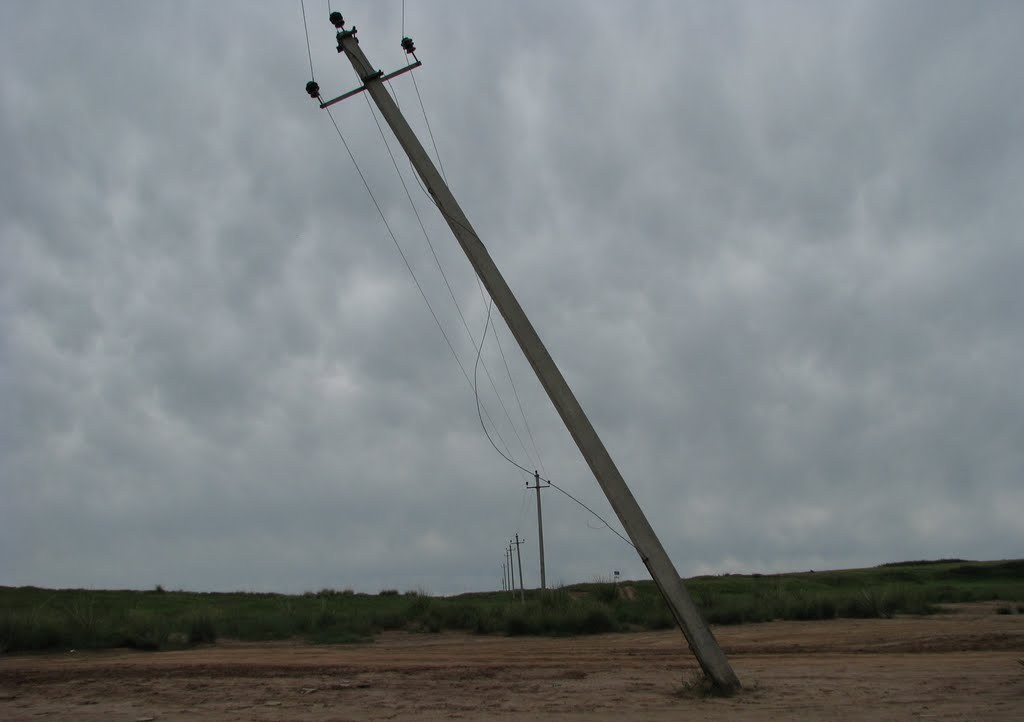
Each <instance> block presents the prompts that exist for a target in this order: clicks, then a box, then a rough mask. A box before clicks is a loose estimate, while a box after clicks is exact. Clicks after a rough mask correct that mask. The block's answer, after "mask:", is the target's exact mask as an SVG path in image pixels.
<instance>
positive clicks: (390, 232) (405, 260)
mask: <svg viewBox="0 0 1024 722" xmlns="http://www.w3.org/2000/svg"><path fill="white" fill-rule="evenodd" d="M326 110H327V115H328V117H330V119H331V124H332V125H333V126H334V130H335V132H336V133H337V134H338V138H339V139H341V144H342V145H343V146H345V151H346V152H347V153H348V157H349V159H350V160H351V161H352V165H353V166H355V169H356V173H358V174H359V178H360V180H362V181H363V186H364V187H365V188H366V192H367V193H368V194H369V196H370V200H372V201H373V205H374V207H375V208H376V209H377V213H378V215H380V219H381V221H383V222H384V227H385V228H387V231H388V235H389V236H390V237H391V241H392V242H393V243H394V244H395V248H396V249H398V255H400V256H401V257H402V262H403V263H405V267H406V269H407V270H408V271H409V275H410V276H412V280H413V283H415V284H416V288H417V289H418V290H419V292H420V296H421V297H422V298H423V302H424V303H425V304H426V305H427V310H428V311H430V315H431V317H432V318H433V319H434V323H435V324H437V328H438V330H439V331H440V332H441V335H442V336H443V337H444V341H445V343H446V344H448V350H449V351H451V352H452V356H454V357H455V362H456V363H457V364H458V365H459V369H461V370H462V375H463V376H464V377H465V378H466V382H467V383H468V384H469V385H470V386H471V387H472V386H473V382H472V381H471V380H470V378H469V373H468V372H467V371H466V367H465V366H463V365H462V361H461V359H459V354H458V353H456V351H455V347H454V346H453V345H452V342H451V339H449V338H448V334H447V333H446V332H445V330H444V326H442V325H441V321H440V319H438V317H437V314H436V313H435V312H434V308H433V306H431V305H430V300H429V299H428V298H427V294H426V292H425V291H424V290H423V286H422V285H421V284H420V281H419V279H418V278H417V277H416V272H415V271H413V270H412V265H411V264H410V263H409V259H408V258H407V257H406V255H405V252H404V251H403V250H402V246H401V244H400V243H399V242H398V238H397V237H396V236H395V232H394V231H393V230H392V229H391V224H390V223H388V219H387V218H386V217H385V216H384V211H383V210H382V209H381V207H380V203H378V202H377V197H376V196H375V195H374V194H373V190H371V188H370V184H369V182H368V181H367V180H366V176H365V175H363V171H362V169H361V168H360V167H359V163H358V162H357V161H356V158H355V155H353V153H352V149H351V148H350V147H349V145H348V143H347V142H346V141H345V136H344V135H343V134H342V132H341V128H340V127H339V126H338V122H337V121H336V120H335V119H334V114H333V113H332V112H331V109H330V108H326ZM477 413H478V415H479V413H480V410H479V408H478V410H477ZM483 415H484V416H487V420H488V421H490V422H491V426H492V427H494V433H495V434H496V435H497V437H498V440H499V441H501V443H502V445H503V446H505V448H506V450H507V449H508V444H507V443H505V440H504V439H503V438H502V437H501V433H500V432H499V431H498V427H497V425H496V424H495V423H494V421H493V420H492V419H491V417H490V414H488V413H487V409H486V408H484V409H483ZM480 423H481V424H482V423H483V419H482V418H481V420H480ZM484 433H487V428H486V427H484ZM488 438H490V436H489V435H488ZM491 443H492V444H493V443H494V442H493V441H492V442H491ZM495 448H497V447H495ZM506 458H508V457H506Z"/></svg>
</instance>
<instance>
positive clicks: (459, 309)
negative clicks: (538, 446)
mask: <svg viewBox="0 0 1024 722" xmlns="http://www.w3.org/2000/svg"><path fill="white" fill-rule="evenodd" d="M363 97H364V99H365V100H366V105H367V107H368V108H369V110H370V115H372V116H373V122H374V123H375V124H376V125H377V131H378V132H379V133H380V137H381V140H382V141H383V142H384V147H385V148H386V149H387V151H388V155H389V156H390V157H391V164H392V165H393V166H394V168H395V173H397V174H398V180H399V182H401V184H402V189H403V190H404V191H405V196H406V198H408V199H409V205H411V206H412V212H413V214H414V215H415V216H416V221H417V222H418V223H419V226H420V231H422V232H423V238H424V239H425V240H426V242H427V246H428V247H429V248H430V253H431V255H432V256H433V257H434V263H435V264H436V265H437V270H438V271H439V272H440V273H441V278H442V279H443V280H444V285H445V287H446V288H447V289H448V295H449V296H450V297H451V299H452V303H453V304H455V310H456V311H457V312H458V314H459V319H461V321H462V326H463V328H464V329H465V330H466V334H467V335H468V336H469V340H470V343H472V344H473V347H474V348H476V338H475V337H474V336H473V332H472V331H471V330H470V328H469V323H468V322H467V321H466V317H465V315H464V314H463V313H462V307H461V306H459V301H458V299H456V297H455V291H454V290H453V289H452V285H451V283H450V282H449V281H448V275H447V274H446V273H445V272H444V266H443V265H442V264H441V259H440V258H439V257H438V255H437V251H436V250H435V248H434V244H433V242H432V241H431V240H430V234H429V233H428V232H427V229H426V226H425V225H424V224H423V219H422V217H421V216H420V213H419V210H418V209H417V208H416V203H415V201H413V198H412V194H411V193H410V192H409V187H408V185H406V183H405V178H404V177H403V176H402V172H401V170H400V169H399V167H398V160H397V159H396V158H395V154H394V153H393V152H392V150H391V145H390V144H389V143H388V139H387V136H386V135H385V134H384V128H383V127H382V126H381V124H380V120H379V119H378V118H377V114H376V113H375V112H374V110H373V105H372V104H371V103H370V99H369V98H368V97H366V96H365V95H364V96H363ZM484 373H485V374H486V375H487V379H488V381H490V384H491V388H492V389H493V390H494V395H495V396H496V397H497V399H498V404H499V405H500V406H501V410H502V411H503V412H504V413H505V418H506V419H508V422H509V424H510V425H511V426H512V432H513V433H514V434H515V436H516V439H517V440H518V441H519V445H520V447H522V449H523V451H524V452H526V456H527V457H530V451H529V449H527V448H526V444H525V443H524V442H523V439H522V437H521V436H520V435H519V430H518V429H517V428H516V425H515V422H513V421H512V416H511V414H509V412H508V408H507V407H506V406H505V402H504V400H503V399H502V398H501V394H500V393H499V392H498V387H497V385H496V384H495V383H494V378H493V377H492V376H491V372H490V370H489V369H488V368H487V364H486V363H485V364H484ZM506 446H507V445H506ZM531 461H532V458H531Z"/></svg>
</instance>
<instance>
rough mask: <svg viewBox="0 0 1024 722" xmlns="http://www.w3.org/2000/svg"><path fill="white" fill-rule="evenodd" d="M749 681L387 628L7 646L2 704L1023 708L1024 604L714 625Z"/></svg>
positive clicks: (239, 712) (539, 645)
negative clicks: (375, 632) (157, 647)
mask: <svg viewBox="0 0 1024 722" xmlns="http://www.w3.org/2000/svg"><path fill="white" fill-rule="evenodd" d="M715 633H716V635H717V636H718V639H719V641H720V642H721V643H722V645H723V647H724V648H725V650H726V653H727V654H728V655H729V658H730V660H731V661H732V663H733V665H734V667H735V669H736V672H737V674H738V675H739V676H740V679H741V680H742V681H743V684H744V690H743V692H741V693H740V694H739V695H737V696H736V697H733V698H730V699H720V698H713V697H706V696H702V695H701V694H699V692H698V691H697V690H696V689H694V687H693V686H692V685H690V686H687V685H686V684H685V683H686V682H689V681H691V680H692V679H693V678H694V675H695V672H696V670H697V666H696V664H695V662H694V661H693V660H692V658H691V657H690V655H689V653H688V651H687V649H686V647H685V643H684V641H683V639H682V636H681V635H680V634H679V633H678V632H676V631H669V632H643V633H637V634H612V635H604V636H600V637H581V638H573V639H548V638H540V639H538V638H523V637H517V638H508V637H483V636H473V635H465V634H454V633H451V634H449V633H446V634H434V635H429V634H400V633H394V634H386V635H384V636H382V637H380V638H379V639H378V640H377V641H376V642H374V643H372V644H366V645H344V646H341V645H339V646H307V645H304V644H299V643H270V644H243V643H234V642H222V643H218V644H216V645H213V646H208V647H203V648H200V649H192V650H187V651H180V652H151V653H147V652H130V651H122V650H114V651H106V652H91V653H79V652H74V653H72V652H66V653H62V654H47V655H6V656H0V720H5V721H8V722H14V721H16V720H38V719H62V720H64V719H66V720H81V721H82V722H89V721H92V720H103V721H104V722H106V721H108V720H126V721H129V722H131V721H136V722H139V721H143V720H157V721H160V722H163V721H165V720H166V721H169V720H185V721H195V722H204V721H206V720H317V721H326V720H336V721H339V722H340V721H341V720H385V719H388V720H390V719H397V720H411V719H416V720H447V719H462V720H615V721H616V722H626V721H628V720H792V719H801V720H872V721H873V722H874V721H877V720H916V719H940V720H1013V721H1014V722H1020V721H1021V720H1024V663H1021V662H1019V661H1018V660H1019V659H1021V658H1024V615H1021V614H1012V615H1002V614H995V608H994V607H992V606H985V605H975V606H973V607H971V608H967V609H961V610H959V612H958V613H957V614H950V615H939V616H933V617H923V618H918V617H905V618H897V619H889V620H879V619H872V620H835V621H829V622H772V623H768V624H756V625H747V626H738V627H722V628H718V629H716V630H715Z"/></svg>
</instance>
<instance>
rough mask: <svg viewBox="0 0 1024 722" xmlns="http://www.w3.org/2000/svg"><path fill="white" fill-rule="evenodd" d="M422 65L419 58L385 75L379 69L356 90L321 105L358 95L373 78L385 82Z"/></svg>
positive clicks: (364, 79)
mask: <svg viewBox="0 0 1024 722" xmlns="http://www.w3.org/2000/svg"><path fill="white" fill-rule="evenodd" d="M421 65H423V63H422V62H421V61H419V60H417V61H416V62H415V63H410V64H409V65H406V66H405V67H404V68H399V69H398V70H396V71H395V72H393V73H388V74H387V75H384V71H383V70H378V71H377V72H376V73H371V74H370V75H368V76H367V77H365V78H363V85H361V86H359V87H358V88H356V89H355V90H350V91H348V92H347V93H342V94H341V95H339V96H338V97H337V98H332V99H331V100H325V101H323V102H321V103H320V107H321V108H326V107H328V106H331V105H334V104H335V103H340V102H341V101H343V100H345V99H346V98H351V97H352V96H353V95H358V94H359V93H361V92H363V91H364V90H366V83H369V82H370V81H372V80H379V81H380V82H382V83H385V82H387V81H388V80H391V79H392V78H397V77H398V76H399V75H402V74H403V73H408V72H409V71H410V70H413V69H414V68H418V67H420V66H421Z"/></svg>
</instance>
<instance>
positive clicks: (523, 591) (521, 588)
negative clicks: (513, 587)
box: [509, 532, 526, 602]
mask: <svg viewBox="0 0 1024 722" xmlns="http://www.w3.org/2000/svg"><path fill="white" fill-rule="evenodd" d="M509 543H510V544H513V543H514V544H515V545H516V557H517V558H518V559H519V601H520V602H525V601H526V588H525V586H524V585H523V555H522V554H520V553H519V545H520V544H525V543H526V540H525V539H522V540H520V539H519V532H516V540H515V542H509Z"/></svg>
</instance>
